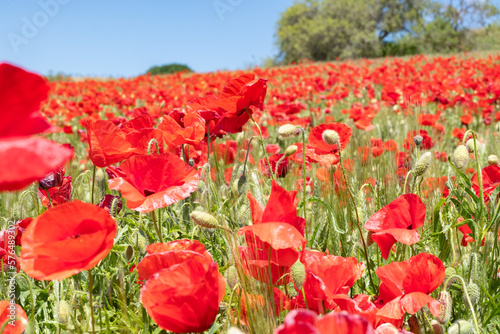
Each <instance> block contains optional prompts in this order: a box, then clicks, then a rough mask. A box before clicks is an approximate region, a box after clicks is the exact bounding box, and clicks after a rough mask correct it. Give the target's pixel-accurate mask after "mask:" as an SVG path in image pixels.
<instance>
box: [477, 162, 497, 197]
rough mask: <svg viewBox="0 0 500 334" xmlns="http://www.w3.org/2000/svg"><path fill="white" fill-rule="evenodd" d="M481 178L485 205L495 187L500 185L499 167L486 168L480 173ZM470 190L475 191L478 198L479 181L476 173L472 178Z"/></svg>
mask: <svg viewBox="0 0 500 334" xmlns="http://www.w3.org/2000/svg"><path fill="white" fill-rule="evenodd" d="M481 174H482V176H483V196H484V201H485V202H486V203H487V202H488V201H489V200H490V195H491V194H492V193H493V190H495V188H496V187H498V186H499V185H500V167H499V166H497V165H491V166H486V167H484V168H483V170H482V171H481ZM471 181H472V188H474V190H475V191H476V195H478V196H479V181H478V177H477V173H476V174H474V176H472V179H471Z"/></svg>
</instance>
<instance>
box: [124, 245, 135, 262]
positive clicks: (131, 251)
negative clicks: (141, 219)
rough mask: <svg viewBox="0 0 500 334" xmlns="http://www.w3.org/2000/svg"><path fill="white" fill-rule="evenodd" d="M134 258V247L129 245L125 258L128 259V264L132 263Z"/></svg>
mask: <svg viewBox="0 0 500 334" xmlns="http://www.w3.org/2000/svg"><path fill="white" fill-rule="evenodd" d="M133 256H134V249H133V248H132V246H130V245H128V246H127V249H126V250H125V258H126V259H127V262H130V260H131V259H132V257H133Z"/></svg>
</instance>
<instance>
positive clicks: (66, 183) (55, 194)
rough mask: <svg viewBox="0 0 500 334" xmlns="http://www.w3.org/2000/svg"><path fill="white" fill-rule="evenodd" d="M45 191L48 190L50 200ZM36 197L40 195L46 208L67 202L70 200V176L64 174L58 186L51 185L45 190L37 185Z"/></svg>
mask: <svg viewBox="0 0 500 334" xmlns="http://www.w3.org/2000/svg"><path fill="white" fill-rule="evenodd" d="M47 192H49V195H50V201H49V198H48V196H47ZM38 197H40V199H41V200H42V205H43V206H44V207H46V208H50V207H52V206H56V205H58V204H62V203H66V202H69V201H70V200H71V176H64V177H63V179H62V184H61V185H60V186H59V187H52V188H49V189H45V190H44V189H41V188H40V187H39V188H38Z"/></svg>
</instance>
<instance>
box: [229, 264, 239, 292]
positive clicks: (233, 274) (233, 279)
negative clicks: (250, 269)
mask: <svg viewBox="0 0 500 334" xmlns="http://www.w3.org/2000/svg"><path fill="white" fill-rule="evenodd" d="M225 276H226V282H227V286H228V287H229V289H231V290H233V289H234V288H235V287H236V285H238V284H239V282H240V280H239V278H238V270H237V269H236V267H235V266H229V267H228V268H227V270H226V275H225Z"/></svg>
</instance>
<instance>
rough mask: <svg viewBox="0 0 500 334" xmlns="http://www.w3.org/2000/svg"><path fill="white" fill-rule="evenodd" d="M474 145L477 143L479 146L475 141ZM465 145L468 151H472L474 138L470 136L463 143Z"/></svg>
mask: <svg viewBox="0 0 500 334" xmlns="http://www.w3.org/2000/svg"><path fill="white" fill-rule="evenodd" d="M476 145H477V148H479V145H478V143H476ZM465 147H467V149H468V150H469V152H474V139H473V138H471V139H469V140H467V142H466V143H465Z"/></svg>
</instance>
